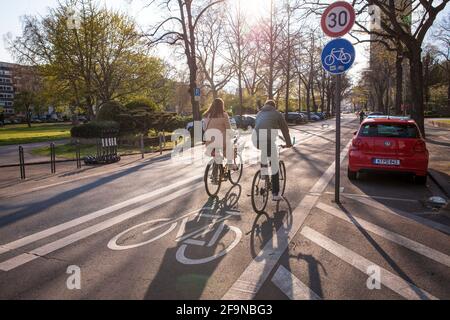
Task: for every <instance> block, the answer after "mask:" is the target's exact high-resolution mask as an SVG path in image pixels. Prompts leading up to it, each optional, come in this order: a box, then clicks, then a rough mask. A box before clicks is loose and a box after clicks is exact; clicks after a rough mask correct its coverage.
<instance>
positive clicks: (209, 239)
mask: <svg viewBox="0 0 450 320" xmlns="http://www.w3.org/2000/svg"><path fill="white" fill-rule="evenodd" d="M220 211H221V212H223V214H218V213H217V212H218V210H217V209H216V208H213V207H212V208H202V209H201V210H195V211H193V212H190V213H188V214H186V215H184V216H182V217H180V218H177V219H155V220H151V221H147V222H144V223H141V224H138V225H136V226H133V227H131V228H129V229H127V230H125V231H124V232H122V233H120V234H118V235H117V236H115V237H114V238H112V239H111V240H110V241H109V243H108V248H109V249H111V250H114V251H123V250H131V249H136V248H139V247H142V246H145V245H149V244H152V243H154V242H156V241H158V240H160V239H162V238H164V237H165V236H167V235H169V234H171V233H172V232H173V231H174V230H175V229H177V227H178V232H177V235H176V237H175V242H176V243H179V244H180V245H179V247H178V249H177V252H176V259H177V261H178V262H180V263H182V264H185V265H198V264H204V263H209V262H211V261H214V260H216V259H219V258H221V257H223V256H224V255H226V254H227V253H229V252H230V251H231V250H233V249H234V248H235V247H236V246H237V245H238V244H239V242H240V241H241V238H242V231H241V230H240V229H239V228H237V227H235V226H231V225H228V224H227V220H230V219H232V218H239V217H240V216H241V213H240V212H239V211H238V210H235V209H227V208H222V210H220ZM201 219H207V222H209V223H208V224H206V225H204V226H201V227H197V228H193V229H190V230H187V229H188V225H189V224H190V223H192V222H198V221H200V220H201ZM229 235H230V236H229ZM225 237H227V239H228V241H227V243H228V242H229V243H228V244H226V245H225V244H223V243H222V242H221V243H220V244H221V245H222V247H223V248H221V250H220V251H219V252H214V254H212V255H208V256H206V257H203V256H202V257H190V256H189V251H190V250H189V249H190V248H194V247H197V248H198V247H203V248H206V249H210V250H211V249H214V248H215V247H217V245H218V244H219V241H221V240H222V239H224V238H225ZM141 238H145V240H142V239H141ZM230 239H231V241H229V240H230ZM210 250H207V251H210ZM212 251H215V250H212Z"/></svg>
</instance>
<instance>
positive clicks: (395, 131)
mask: <svg viewBox="0 0 450 320" xmlns="http://www.w3.org/2000/svg"><path fill="white" fill-rule="evenodd" d="M428 160H429V153H428V149H427V146H426V143H425V140H424V139H423V137H422V134H421V133H420V130H419V128H418V126H417V124H416V122H415V121H414V120H411V119H407V118H392V117H389V118H388V117H384V118H375V119H366V120H365V121H364V122H363V123H362V124H361V126H360V129H359V130H358V131H357V132H355V137H354V138H353V141H352V146H351V148H350V150H349V166H348V178H349V179H350V180H355V179H357V177H358V173H359V172H367V171H368V172H370V171H374V172H377V171H387V172H402V173H408V174H413V175H414V176H415V181H416V183H418V184H426V182H427V172H428Z"/></svg>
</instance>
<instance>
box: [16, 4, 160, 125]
mask: <svg viewBox="0 0 450 320" xmlns="http://www.w3.org/2000/svg"><path fill="white" fill-rule="evenodd" d="M23 21H24V28H23V32H22V35H21V36H20V37H18V38H16V39H13V40H12V41H10V43H9V47H10V50H11V51H12V53H13V54H14V55H15V57H16V58H17V60H18V61H19V62H22V63H24V64H27V65H32V66H39V69H40V72H41V73H42V75H43V76H46V77H51V78H52V81H54V82H57V83H58V85H55V86H54V88H56V89H60V90H61V92H59V93H58V94H60V95H61V96H67V97H70V101H68V103H70V104H76V105H77V106H78V107H79V108H81V109H85V110H86V111H87V113H88V115H89V117H90V118H91V119H93V118H94V117H95V113H96V111H97V110H98V109H99V108H100V107H101V106H102V105H103V104H104V103H106V102H108V101H110V100H113V99H122V98H124V97H127V96H130V95H135V94H137V93H142V92H143V91H148V90H149V89H152V87H151V86H150V84H152V83H153V80H154V78H155V77H156V78H157V77H158V76H159V75H160V74H161V69H162V68H161V65H162V64H161V63H160V62H159V61H158V60H157V59H155V58H151V57H148V56H147V53H148V48H147V46H146V44H145V42H144V41H143V39H142V37H141V35H140V33H139V32H137V27H136V25H135V22H134V21H133V20H132V19H131V18H129V17H127V16H125V15H124V14H120V13H117V12H113V11H111V10H108V9H106V8H103V7H100V6H98V5H97V4H96V2H95V1H94V0H65V1H64V2H60V3H59V4H58V5H57V6H56V7H55V8H53V9H49V11H48V13H47V15H45V16H43V17H39V16H25V17H24V18H23Z"/></svg>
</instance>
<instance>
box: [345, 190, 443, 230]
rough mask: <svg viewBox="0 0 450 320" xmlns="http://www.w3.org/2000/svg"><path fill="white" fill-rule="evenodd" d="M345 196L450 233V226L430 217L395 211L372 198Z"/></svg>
mask: <svg viewBox="0 0 450 320" xmlns="http://www.w3.org/2000/svg"><path fill="white" fill-rule="evenodd" d="M345 197H347V198H350V199H353V200H356V201H359V202H361V203H363V204H366V205H368V206H370V207H372V208H375V209H378V210H381V211H384V212H386V213H390V214H393V215H395V216H398V217H403V218H406V219H410V220H413V221H415V222H417V223H420V224H422V225H425V226H428V227H430V228H433V229H436V230H439V231H442V232H444V233H446V234H450V227H449V226H446V225H443V224H441V223H438V222H434V221H432V220H429V219H426V218H423V217H419V216H416V215H415V214H412V213H408V212H404V211H401V210H398V209H395V211H394V210H392V209H391V208H389V207H387V206H385V205H384V204H382V203H379V202H376V201H373V200H370V199H364V198H358V197H353V196H349V195H346V196H345Z"/></svg>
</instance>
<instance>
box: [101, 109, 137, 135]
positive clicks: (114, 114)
mask: <svg viewBox="0 0 450 320" xmlns="http://www.w3.org/2000/svg"><path fill="white" fill-rule="evenodd" d="M97 121H100V122H104V121H114V122H116V123H118V124H119V127H120V132H119V134H120V135H121V136H124V135H128V134H131V133H134V132H135V129H136V128H135V122H134V121H133V117H132V115H130V113H129V112H128V110H127V109H126V108H125V107H124V106H123V105H122V104H120V103H119V102H116V101H110V102H107V103H105V104H104V105H103V106H102V107H101V108H100V110H99V112H98V113H97Z"/></svg>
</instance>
